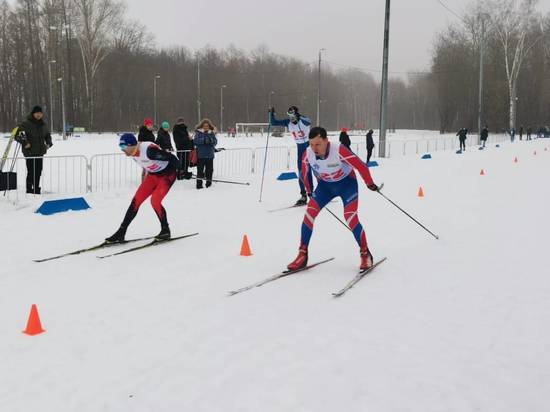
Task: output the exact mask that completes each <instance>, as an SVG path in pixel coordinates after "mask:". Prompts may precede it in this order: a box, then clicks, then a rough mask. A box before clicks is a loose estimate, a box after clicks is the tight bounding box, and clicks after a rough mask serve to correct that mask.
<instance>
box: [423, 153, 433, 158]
mask: <svg viewBox="0 0 550 412" xmlns="http://www.w3.org/2000/svg"><path fill="white" fill-rule="evenodd" d="M431 158H432V155H431V154H429V153H426V154H425V155H424V156H422V159H431Z"/></svg>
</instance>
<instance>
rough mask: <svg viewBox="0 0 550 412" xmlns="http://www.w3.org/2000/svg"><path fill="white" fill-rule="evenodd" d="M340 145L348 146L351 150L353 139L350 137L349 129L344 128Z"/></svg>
mask: <svg viewBox="0 0 550 412" xmlns="http://www.w3.org/2000/svg"><path fill="white" fill-rule="evenodd" d="M340 143H341V144H343V145H344V146H346V147H347V148H348V149H351V139H350V138H349V135H348V129H347V128H345V127H343V128H342V130H341V131H340Z"/></svg>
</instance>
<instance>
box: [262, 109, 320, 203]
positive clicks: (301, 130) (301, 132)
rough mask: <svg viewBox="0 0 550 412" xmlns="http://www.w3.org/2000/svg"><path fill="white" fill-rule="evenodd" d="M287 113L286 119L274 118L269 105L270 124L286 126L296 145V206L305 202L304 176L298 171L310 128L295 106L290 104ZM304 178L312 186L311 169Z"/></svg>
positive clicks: (306, 118) (309, 122)
mask: <svg viewBox="0 0 550 412" xmlns="http://www.w3.org/2000/svg"><path fill="white" fill-rule="evenodd" d="M287 115H288V119H281V120H278V119H276V118H275V108H273V107H271V108H270V109H269V123H270V124H271V125H272V126H284V127H286V128H288V131H289V132H290V133H292V137H293V138H294V141H295V142H296V146H297V147H298V175H299V176H300V178H299V182H298V183H299V184H300V194H301V197H300V199H298V201H297V202H296V206H304V205H305V204H306V203H307V196H306V195H307V192H306V188H305V184H304V180H303V179H304V177H303V176H302V175H301V173H300V167H301V166H300V165H301V163H302V156H303V155H304V153H305V151H306V149H307V148H308V146H309V141H308V135H309V130H310V128H311V120H309V118H308V117H306V116H302V115H301V114H300V112H299V111H298V108H297V107H296V106H290V107H289V108H288V112H287ZM306 179H307V183H308V184H309V187H313V178H312V176H311V171H309V172H308V173H307V175H306Z"/></svg>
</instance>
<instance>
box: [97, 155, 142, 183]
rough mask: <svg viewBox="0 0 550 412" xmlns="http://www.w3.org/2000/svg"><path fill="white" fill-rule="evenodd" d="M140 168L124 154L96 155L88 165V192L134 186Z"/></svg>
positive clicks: (138, 178)
mask: <svg viewBox="0 0 550 412" xmlns="http://www.w3.org/2000/svg"><path fill="white" fill-rule="evenodd" d="M141 170H142V169H141V167H139V166H138V164H137V163H136V162H134V161H133V160H132V159H131V158H129V157H128V156H126V155H125V154H124V153H110V154H98V155H94V156H92V157H91V158H90V162H89V164H88V174H89V176H90V178H89V186H88V191H89V192H99V191H109V190H112V189H119V188H124V187H132V186H136V185H137V184H138V183H139V182H140V181H141V175H142V171H141Z"/></svg>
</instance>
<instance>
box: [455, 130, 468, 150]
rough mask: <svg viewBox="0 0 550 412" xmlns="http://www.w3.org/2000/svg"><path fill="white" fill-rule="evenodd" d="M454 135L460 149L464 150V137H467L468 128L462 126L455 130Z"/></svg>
mask: <svg viewBox="0 0 550 412" xmlns="http://www.w3.org/2000/svg"><path fill="white" fill-rule="evenodd" d="M456 135H457V136H458V141H459V143H460V151H462V152H463V151H465V150H466V139H467V138H468V129H466V128H465V127H463V128H462V129H460V130H459V131H458V132H457V134H456Z"/></svg>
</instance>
